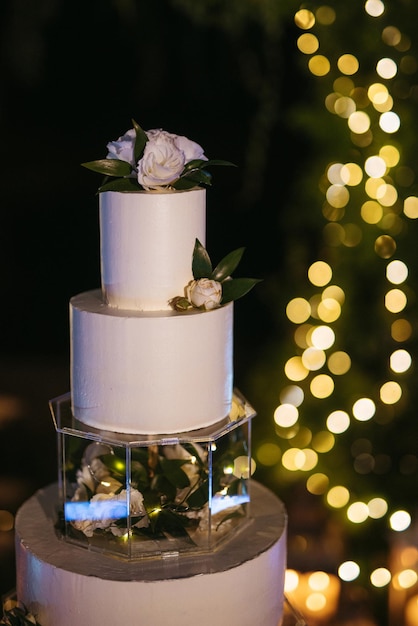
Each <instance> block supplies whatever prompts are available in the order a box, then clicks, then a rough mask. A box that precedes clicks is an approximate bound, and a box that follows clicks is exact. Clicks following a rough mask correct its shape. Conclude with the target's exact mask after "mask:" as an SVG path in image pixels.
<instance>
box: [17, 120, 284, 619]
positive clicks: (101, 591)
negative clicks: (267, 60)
mask: <svg viewBox="0 0 418 626" xmlns="http://www.w3.org/2000/svg"><path fill="white" fill-rule="evenodd" d="M108 150H109V152H108V155H107V158H106V159H103V160H101V161H94V162H90V163H88V164H85V165H86V166H87V167H89V168H90V169H93V170H95V171H98V172H101V173H103V174H105V176H106V179H105V182H104V184H103V186H102V187H101V188H100V190H99V191H100V195H99V199H100V236H101V273H102V289H101V290H95V291H90V292H87V293H82V294H80V295H78V296H76V297H74V298H72V300H71V302H70V322H71V394H67V395H66V396H62V397H61V398H58V399H56V400H55V401H52V409H53V415H54V420H55V424H56V428H57V432H58V438H59V442H60V479H59V484H58V489H57V486H56V485H54V486H51V487H48V488H46V489H44V490H41V491H40V492H38V493H37V494H35V496H34V497H33V498H31V499H30V500H29V501H28V502H27V503H25V505H24V506H23V507H22V508H21V510H20V511H19V513H18V516H17V519H16V550H17V570H18V575H17V595H18V599H19V601H20V602H22V603H23V604H25V605H26V607H27V608H28V610H29V611H30V612H31V613H32V614H33V615H35V617H36V619H37V621H38V623H39V624H41V626H75V625H76V624H80V625H83V626H84V625H86V626H87V625H89V626H95V625H96V624H97V625H99V624H100V626H106V625H109V626H110V625H112V626H113V625H114V624H125V623H126V624H130V623H132V624H138V625H145V624H154V625H155V626H163V625H165V624H170V625H171V626H180V625H181V626H189V625H191V624H194V623H195V622H198V623H199V624H200V625H201V626H209V625H212V624H214V623H217V624H219V625H220V626H222V625H223V624H225V625H229V626H254V625H258V624H260V625H261V624H262V625H263V626H277V625H278V623H279V622H280V620H281V615H282V605H283V580H284V571H285V561H286V516H285V512H284V509H283V506H282V504H281V503H280V501H278V500H277V498H275V496H273V495H272V494H271V493H270V492H269V491H268V490H267V489H265V488H263V487H262V486H261V485H259V484H257V483H255V482H254V481H250V476H251V473H252V472H253V469H254V467H253V466H254V462H253V461H252V459H251V452H250V424H251V418H252V417H253V415H254V412H253V410H252V409H251V407H250V406H249V405H248V403H247V402H246V401H245V400H244V399H243V398H242V397H241V396H240V395H239V393H237V392H233V350H232V344H233V300H235V299H236V298H238V297H240V296H241V295H244V293H246V292H247V291H248V290H249V289H250V288H251V287H252V286H253V285H254V284H255V282H257V281H255V280H253V279H241V278H237V279H235V278H231V274H232V272H233V271H234V270H235V268H236V266H237V265H238V262H239V260H240V258H241V255H242V252H243V250H242V249H239V250H235V251H234V252H232V253H230V254H229V255H227V256H226V257H225V258H224V259H222V261H221V262H220V263H219V264H218V265H217V266H216V267H215V268H213V267H212V264H211V261H210V258H209V255H208V253H207V252H206V249H205V247H204V246H205V236H206V196H205V194H206V191H205V189H204V188H202V187H201V185H205V184H208V183H209V182H210V175H209V174H208V171H207V169H208V168H209V169H210V167H211V166H212V165H220V164H226V163H224V162H221V161H208V160H207V158H206V157H205V155H204V154H203V150H202V148H201V147H200V146H199V145H198V144H196V143H194V142H192V141H190V140H188V139H186V138H185V137H180V136H177V135H173V134H170V133H167V132H165V131H160V130H153V131H148V132H147V133H145V132H144V131H143V130H142V129H141V128H140V127H139V126H138V125H137V124H136V123H135V122H134V128H133V129H131V130H130V131H128V132H127V133H126V134H125V135H124V136H123V137H121V138H120V139H119V140H118V141H116V142H111V143H110V144H108ZM60 501H61V508H62V519H61V524H60V526H59V527H58V525H57V523H56V522H57V519H56V518H57V514H56V512H57V508H58V503H59V502H60ZM80 546H81V547H80ZM83 547H84V548H86V549H84V550H83V549H82V548H83ZM115 556H116V557H119V558H112V557H115Z"/></svg>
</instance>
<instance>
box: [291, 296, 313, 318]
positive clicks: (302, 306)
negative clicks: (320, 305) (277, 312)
mask: <svg viewBox="0 0 418 626" xmlns="http://www.w3.org/2000/svg"><path fill="white" fill-rule="evenodd" d="M286 315H287V317H288V318H289V320H290V321H291V322H293V323H294V324H302V323H303V322H306V320H307V319H309V317H310V315H311V305H310V304H309V302H308V301H307V300H305V298H293V300H290V302H289V303H288V305H287V307H286Z"/></svg>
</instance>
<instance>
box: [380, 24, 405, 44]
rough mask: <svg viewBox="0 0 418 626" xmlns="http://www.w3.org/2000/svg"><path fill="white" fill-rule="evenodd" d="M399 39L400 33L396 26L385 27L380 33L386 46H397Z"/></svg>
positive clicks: (400, 37)
mask: <svg viewBox="0 0 418 626" xmlns="http://www.w3.org/2000/svg"><path fill="white" fill-rule="evenodd" d="M401 39H402V35H401V31H400V30H399V28H396V26H386V28H384V29H383V31H382V40H383V41H384V43H385V44H386V45H388V46H397V45H398V43H400V41H401Z"/></svg>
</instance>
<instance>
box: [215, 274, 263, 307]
mask: <svg viewBox="0 0 418 626" xmlns="http://www.w3.org/2000/svg"><path fill="white" fill-rule="evenodd" d="M259 282H261V280H260V279H259V278H231V279H230V280H225V281H224V282H223V283H222V304H226V303H227V302H232V301H233V300H238V298H242V296H245V294H246V293H248V292H249V291H250V290H251V289H252V288H253V287H254V285H256V284H257V283H259Z"/></svg>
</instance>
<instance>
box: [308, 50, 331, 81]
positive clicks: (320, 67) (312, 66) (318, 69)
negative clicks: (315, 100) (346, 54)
mask: <svg viewBox="0 0 418 626" xmlns="http://www.w3.org/2000/svg"><path fill="white" fill-rule="evenodd" d="M308 67H309V70H310V72H311V73H312V74H313V75H314V76H326V75H327V74H328V72H329V71H330V69H331V64H330V62H329V61H328V59H327V57H325V56H324V55H323V54H316V55H315V56H313V57H311V58H310V59H309V61H308Z"/></svg>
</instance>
